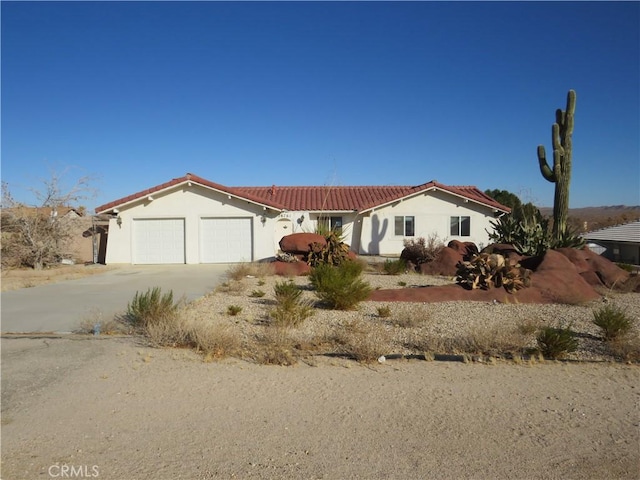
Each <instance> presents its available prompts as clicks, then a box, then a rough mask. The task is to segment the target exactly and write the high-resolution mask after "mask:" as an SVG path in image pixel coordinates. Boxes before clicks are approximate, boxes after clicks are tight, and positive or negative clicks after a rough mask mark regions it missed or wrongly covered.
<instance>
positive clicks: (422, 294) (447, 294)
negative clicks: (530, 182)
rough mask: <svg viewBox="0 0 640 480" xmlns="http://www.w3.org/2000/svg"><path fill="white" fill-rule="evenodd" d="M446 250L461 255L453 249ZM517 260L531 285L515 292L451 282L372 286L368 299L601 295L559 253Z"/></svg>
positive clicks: (575, 299) (538, 299)
mask: <svg viewBox="0 0 640 480" xmlns="http://www.w3.org/2000/svg"><path fill="white" fill-rule="evenodd" d="M444 250H447V249H444ZM449 250H450V251H451V252H454V253H457V254H458V255H460V253H458V252H455V251H454V250H453V249H449ZM445 255H450V254H445ZM460 256H461V255H460ZM520 263H521V265H522V266H523V267H525V268H528V269H530V270H532V274H531V286H530V287H528V288H523V289H521V290H518V291H517V292H515V293H508V292H506V291H505V290H504V289H503V288H492V289H489V290H480V289H475V290H467V289H465V288H464V287H462V286H461V285H458V284H452V285H445V286H439V287H419V288H403V289H393V290H375V291H374V292H372V293H371V297H370V300H373V301H379V302H390V301H403V302H446V301H472V302H492V301H494V300H495V301H497V302H503V303H568V304H580V303H586V302H589V301H591V300H594V299H597V298H599V297H600V295H599V294H598V292H597V291H596V290H594V288H593V286H591V285H589V283H587V281H586V280H585V279H584V278H583V277H582V276H581V274H579V273H578V270H577V269H576V267H575V266H574V265H573V264H572V263H571V261H570V260H569V259H568V258H567V257H566V256H564V255H563V254H562V253H559V252H557V251H554V250H549V251H547V253H546V254H544V255H541V256H539V257H524V258H522V260H521V262H520Z"/></svg>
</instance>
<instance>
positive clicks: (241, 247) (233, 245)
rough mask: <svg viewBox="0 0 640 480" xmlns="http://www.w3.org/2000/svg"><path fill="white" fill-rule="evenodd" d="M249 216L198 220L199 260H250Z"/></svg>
mask: <svg viewBox="0 0 640 480" xmlns="http://www.w3.org/2000/svg"><path fill="white" fill-rule="evenodd" d="M252 246H253V235H252V231H251V218H203V219H201V220H200V262H201V263H237V262H250V261H252Z"/></svg>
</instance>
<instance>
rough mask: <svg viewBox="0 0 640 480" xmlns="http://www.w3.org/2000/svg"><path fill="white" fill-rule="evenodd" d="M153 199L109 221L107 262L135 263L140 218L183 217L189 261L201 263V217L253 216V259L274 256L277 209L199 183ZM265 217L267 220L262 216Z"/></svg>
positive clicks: (141, 200)
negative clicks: (135, 229) (135, 230)
mask: <svg viewBox="0 0 640 480" xmlns="http://www.w3.org/2000/svg"><path fill="white" fill-rule="evenodd" d="M152 198H153V200H152V201H150V200H148V198H146V197H145V198H142V199H140V201H137V202H135V203H133V204H132V205H130V206H125V207H122V208H121V209H120V212H119V214H118V216H119V217H120V218H121V220H122V223H121V225H118V223H117V218H115V217H114V218H112V219H111V220H110V221H109V242H108V245H107V255H106V263H107V264H111V263H133V260H134V259H133V254H132V240H133V222H134V221H135V220H137V219H151V218H155V219H162V218H183V219H184V222H185V224H184V225H185V263H188V264H195V263H199V262H200V240H199V239H200V220H201V219H202V218H208V217H221V218H224V217H227V218H250V219H251V220H252V230H253V247H252V248H253V258H252V259H251V260H259V259H263V258H267V257H271V256H273V246H272V245H273V228H274V222H275V215H274V212H269V211H268V210H265V209H263V207H261V206H260V205H257V204H255V203H252V202H248V201H246V200H242V199H238V198H235V197H230V196H228V195H226V194H223V193H220V192H216V191H212V190H210V189H206V188H203V187H200V186H198V185H192V186H181V188H179V189H177V190H175V189H174V190H170V191H167V192H162V193H160V192H156V193H154V194H153V195H152ZM263 216H264V220H265V221H264V222H263V221H262V218H263Z"/></svg>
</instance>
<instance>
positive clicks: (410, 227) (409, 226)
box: [404, 217, 415, 237]
mask: <svg viewBox="0 0 640 480" xmlns="http://www.w3.org/2000/svg"><path fill="white" fill-rule="evenodd" d="M414 218H415V217H404V227H405V231H404V234H405V236H407V237H413V236H414V235H415V225H414V223H415V219H414Z"/></svg>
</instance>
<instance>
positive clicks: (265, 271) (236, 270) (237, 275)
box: [226, 262, 273, 282]
mask: <svg viewBox="0 0 640 480" xmlns="http://www.w3.org/2000/svg"><path fill="white" fill-rule="evenodd" d="M271 274H273V270H271V266H270V265H269V264H268V263H247V262H245V263H236V264H234V265H232V266H231V267H229V269H228V270H227V271H226V276H227V278H228V279H229V280H235V281H236V282H237V281H240V280H242V279H243V278H247V277H265V276H267V275H271Z"/></svg>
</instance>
